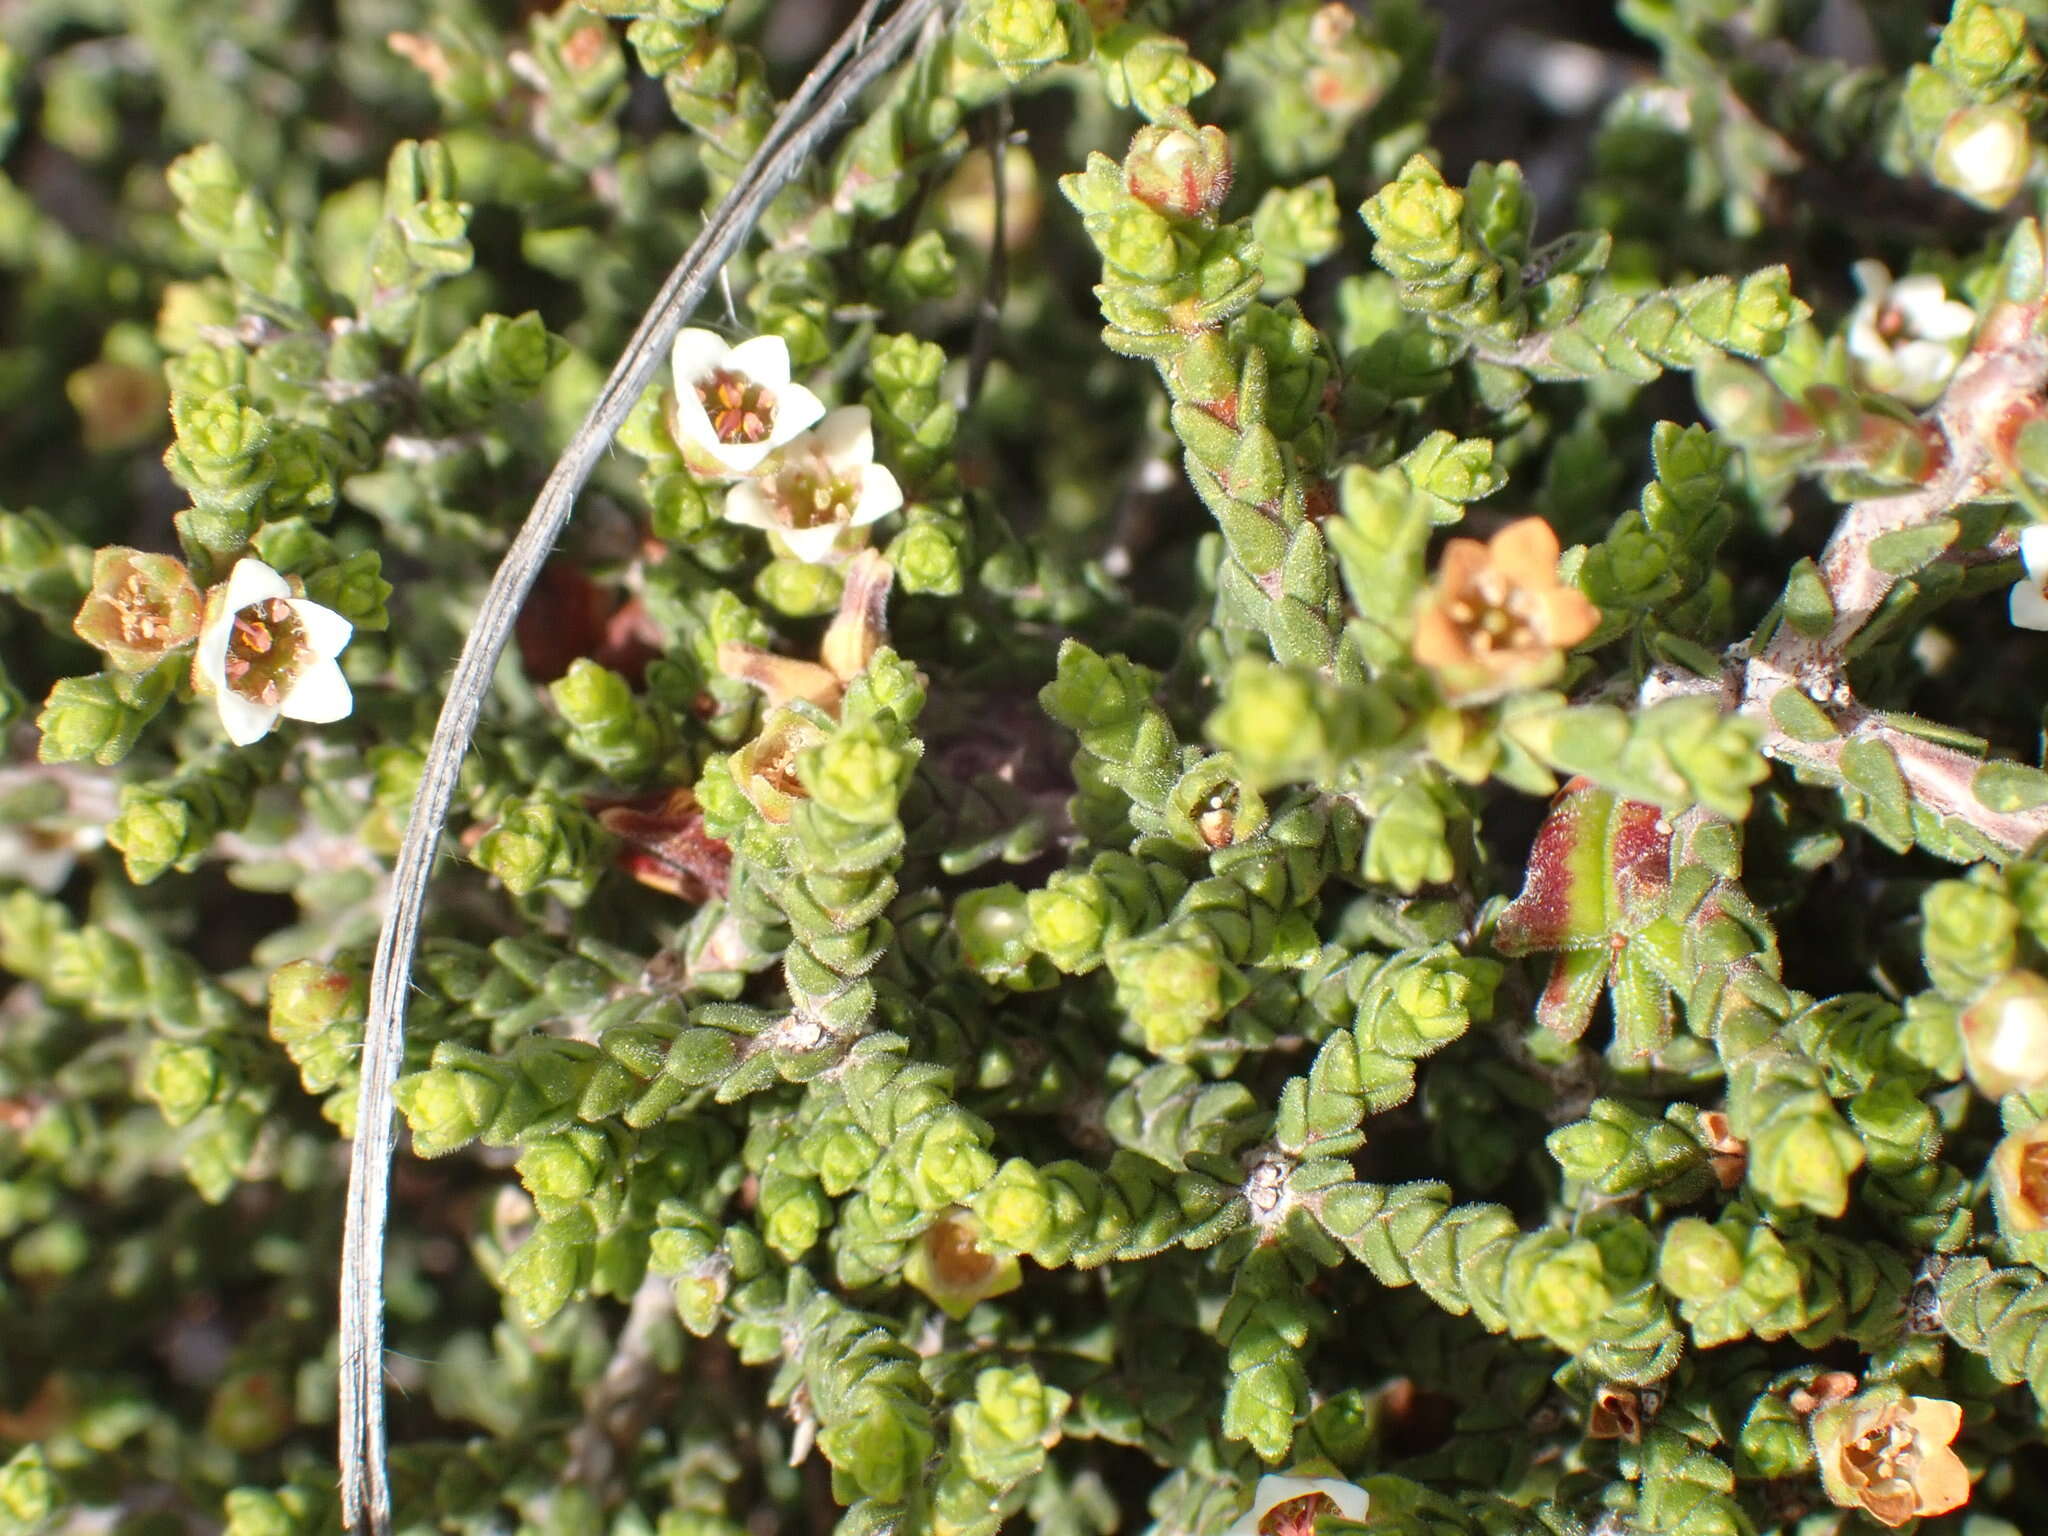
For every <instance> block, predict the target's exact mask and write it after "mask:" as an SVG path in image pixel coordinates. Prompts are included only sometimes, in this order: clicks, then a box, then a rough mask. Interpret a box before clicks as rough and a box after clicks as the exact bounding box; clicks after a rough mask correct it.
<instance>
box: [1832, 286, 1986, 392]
mask: <svg viewBox="0 0 2048 1536" xmlns="http://www.w3.org/2000/svg"><path fill="white" fill-rule="evenodd" d="M1850 270H1851V271H1852V272H1853V273H1854V274H1855V276H1856V285H1857V286H1858V287H1859V288H1861V289H1862V290H1863V297H1862V299H1861V300H1860V301H1858V303H1857V305H1856V308H1855V310H1854V311H1853V312H1851V314H1850V316H1849V356H1850V357H1851V358H1853V359H1854V360H1855V362H1856V365H1857V368H1856V371H1857V372H1858V374H1860V375H1861V376H1862V379H1863V382H1864V383H1866V384H1868V385H1869V386H1870V387H1871V388H1872V389H1876V390H1881V391H1883V392H1884V393H1885V394H1888V395H1896V396H1898V398H1899V399H1901V400H1904V401H1905V402H1907V403H1908V404H1909V405H1926V404H1927V403H1929V402H1930V401H1932V400H1933V399H1934V397H1935V396H1936V395H1938V394H1940V393H1941V387H1942V385H1944V384H1946V383H1947V382H1948V376H1949V375H1950V374H1952V373H1954V372H1955V369H1956V363H1957V361H1958V360H1959V359H1960V358H1961V357H1962V355H1963V343H1964V341H1965V339H1966V338H1967V337H1968V336H1969V334H1970V332H1971V331H1973V330H1975V329H1976V326H1977V312H1976V311H1975V310H1973V309H1971V308H1970V306H1969V305H1967V304H1964V303H1962V302H1960V301H1959V300H1956V299H1952V298H1950V297H1949V296H1948V294H1947V292H1946V291H1945V290H1944V289H1943V288H1942V286H1941V279H1940V278H1938V277H1935V276H1933V275H1931V274H1929V273H1925V272H1922V273H1917V274H1915V275H1914V276H1912V277H1902V278H1900V279H1899V280H1898V281H1897V282H1893V281H1892V275H1891V273H1889V272H1887V271H1886V270H1885V267H1884V263H1883V262H1880V261H1859V262H1857V263H1856V265H1855V266H1854V267H1852V268H1851V269H1850Z"/></svg>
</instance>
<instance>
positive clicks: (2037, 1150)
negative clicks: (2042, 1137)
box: [2020, 1142, 2048, 1211]
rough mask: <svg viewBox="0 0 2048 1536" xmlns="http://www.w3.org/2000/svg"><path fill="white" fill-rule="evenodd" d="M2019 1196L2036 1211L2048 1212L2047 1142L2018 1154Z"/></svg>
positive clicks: (2036, 1144)
mask: <svg viewBox="0 0 2048 1536" xmlns="http://www.w3.org/2000/svg"><path fill="white" fill-rule="evenodd" d="M2020 1195H2021V1197H2022V1198H2023V1199H2025V1201H2026V1202H2027V1205H2028V1206H2029V1207H2030V1208H2031V1209H2033V1210H2036V1211H2048V1142H2036V1143H2034V1145H2032V1146H2030V1147H2028V1148H2027V1149H2026V1150H2025V1151H2024V1152H2022V1153H2021V1154H2020Z"/></svg>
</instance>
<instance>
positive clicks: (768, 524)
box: [725, 480, 782, 530]
mask: <svg viewBox="0 0 2048 1536" xmlns="http://www.w3.org/2000/svg"><path fill="white" fill-rule="evenodd" d="M725 520H726V521H727V522H728V523H738V524H739V525H740V526H741V527H742V528H760V529H764V530H765V529H776V530H779V529H780V528H781V527H782V520H781V519H780V518H778V517H777V516H776V515H775V499H774V498H773V497H772V496H770V495H769V494H768V493H767V491H765V490H764V489H762V485H761V482H760V481H759V480H742V481H740V483H739V484H738V485H735V486H733V487H732V488H731V489H730V490H728V491H727V492H726V493H725Z"/></svg>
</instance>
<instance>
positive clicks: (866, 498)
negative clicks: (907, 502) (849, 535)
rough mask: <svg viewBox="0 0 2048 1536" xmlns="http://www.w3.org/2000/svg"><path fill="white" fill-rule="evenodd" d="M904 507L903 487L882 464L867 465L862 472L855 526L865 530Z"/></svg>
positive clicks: (854, 517) (854, 518)
mask: <svg viewBox="0 0 2048 1536" xmlns="http://www.w3.org/2000/svg"><path fill="white" fill-rule="evenodd" d="M902 505H903V487H902V486H900V485H898V484H897V483H896V477H895V476H894V475H892V474H890V473H889V471H888V469H887V468H885V467H884V466H883V465H880V464H867V465H863V466H862V467H861V472H860V507H859V510H857V511H856V512H855V513H854V514H853V526H854V527H856V528H864V527H866V526H867V525H868V524H869V523H872V522H875V521H877V520H879V519H881V518H884V517H887V516H888V515H889V514H890V513H891V512H894V511H895V510H896V509H897V508H899V507H901V506H902Z"/></svg>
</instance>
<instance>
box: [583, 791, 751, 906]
mask: <svg viewBox="0 0 2048 1536" xmlns="http://www.w3.org/2000/svg"><path fill="white" fill-rule="evenodd" d="M597 819H598V821H600V822H601V823H603V825H604V828H605V830H606V831H608V832H610V833H611V834H612V835H613V836H614V837H616V838H618V839H619V841H620V843H621V844H623V846H622V847H621V848H620V850H619V854H618V861H617V862H618V866H619V868H621V869H623V870H624V871H625V872H626V873H627V874H629V875H631V876H632V877H633V878H634V879H635V880H638V881H639V882H640V883H641V884H642V885H646V886H652V887H653V888H654V889H655V890H657V891H667V892H668V893H669V894H670V895H672V896H680V897H681V898H682V899H683V900H685V901H692V902H705V901H709V900H710V899H711V898H712V897H714V896H723V895H724V894H725V886H726V876H727V873H728V872H729V871H730V869H731V868H732V850H731V849H730V848H728V847H727V846H726V845H725V843H724V842H723V841H721V840H720V839H718V838H715V837H713V836H712V835H711V834H710V833H708V832H706V831H705V830H704V813H703V812H702V811H701V810H699V809H698V808H697V797H696V796H695V795H693V794H691V793H690V791H689V790H687V789H669V790H662V791H659V792H657V793H655V794H651V795H641V796H639V797H637V798H635V799H632V800H623V801H616V802H614V803H612V804H610V805H606V806H604V807H602V808H601V809H600V810H599V811H598V813H597Z"/></svg>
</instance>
